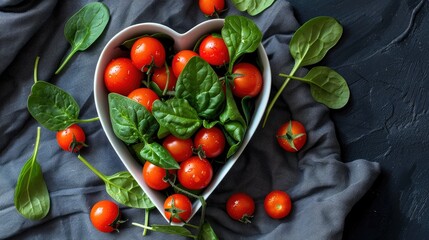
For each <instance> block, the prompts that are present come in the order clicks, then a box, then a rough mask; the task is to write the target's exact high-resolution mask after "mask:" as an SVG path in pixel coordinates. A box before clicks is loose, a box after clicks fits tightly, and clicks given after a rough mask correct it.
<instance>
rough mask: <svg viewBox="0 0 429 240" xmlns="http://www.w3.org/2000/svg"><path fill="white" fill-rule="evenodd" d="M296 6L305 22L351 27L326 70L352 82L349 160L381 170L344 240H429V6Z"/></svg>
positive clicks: (315, 2)
mask: <svg viewBox="0 0 429 240" xmlns="http://www.w3.org/2000/svg"><path fill="white" fill-rule="evenodd" d="M290 2H291V4H292V6H293V8H294V10H295V13H296V16H297V18H298V21H299V22H301V23H302V22H304V21H306V20H308V19H310V18H312V17H315V16H319V15H329V16H333V17H335V18H337V19H338V20H339V21H340V22H341V24H342V25H343V26H344V36H343V38H342V40H341V42H340V43H339V45H338V46H337V47H336V48H335V49H334V50H333V51H332V52H331V53H330V54H329V56H327V58H326V61H325V62H324V64H326V65H328V66H331V67H332V68H334V69H337V70H338V71H339V72H340V73H341V74H342V75H343V76H344V77H345V78H346V79H347V81H348V83H349V85H350V88H351V92H352V95H351V102H350V103H349V104H348V105H347V106H346V107H345V108H344V109H342V110H340V111H334V112H332V117H333V121H334V122H335V124H336V129H337V133H338V138H339V141H340V144H341V147H342V154H343V157H344V159H345V161H348V160H353V159H356V158H360V157H362V158H365V159H369V160H371V161H376V162H379V163H380V164H381V174H380V176H379V177H378V179H377V181H376V182H375V184H374V185H373V187H372V188H371V189H370V190H369V192H368V193H367V194H366V195H365V196H364V197H363V198H362V199H361V200H360V201H359V202H358V203H357V204H356V205H355V207H354V208H353V209H352V211H351V213H350V214H349V215H348V217H347V219H346V224H345V231H344V239H427V237H428V236H429V224H428V222H429V211H428V208H427V204H428V196H429V189H428V184H429V175H428V172H429V161H428V160H429V143H428V139H429V138H428V133H429V124H428V120H429V114H428V105H429V98H428V96H429V94H428V89H429V81H428V80H429V79H428V66H429V65H428V63H429V55H428V54H429V48H428V40H429V14H428V10H429V2H428V1H425V0H422V1H420V0H407V1H389V0H379V1H372V0H362V1H355V0H345V1H340V0H311V1H310V0H291V1H290Z"/></svg>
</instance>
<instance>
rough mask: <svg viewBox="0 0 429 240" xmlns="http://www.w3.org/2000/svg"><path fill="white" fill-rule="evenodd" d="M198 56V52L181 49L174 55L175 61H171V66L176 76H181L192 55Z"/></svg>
mask: <svg viewBox="0 0 429 240" xmlns="http://www.w3.org/2000/svg"><path fill="white" fill-rule="evenodd" d="M195 56H198V53H196V52H194V51H192V50H181V51H179V52H178V53H176V55H174V57H173V61H172V63H171V68H172V69H173V73H174V76H176V77H177V78H178V77H179V75H180V73H181V72H182V70H183V68H185V66H186V64H187V63H188V62H189V60H190V59H191V58H192V57H195Z"/></svg>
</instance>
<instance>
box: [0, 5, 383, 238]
mask: <svg viewBox="0 0 429 240" xmlns="http://www.w3.org/2000/svg"><path fill="white" fill-rule="evenodd" d="M87 2H88V1H55V0H46V1H24V0H21V1H19V0H15V1H14V0H9V1H0V46H1V48H0V74H1V75H0V76H1V77H0V86H1V87H0V89H1V90H0V101H1V105H0V119H1V121H0V132H1V133H2V137H1V139H0V165H1V167H0V217H1V219H2V224H0V238H2V239H3V238H10V239H139V238H141V233H142V230H141V229H140V228H137V227H134V226H132V225H131V222H141V223H142V222H143V221H144V211H143V210H139V209H131V208H128V207H125V206H121V211H122V212H123V215H124V217H126V218H128V219H129V221H128V222H127V223H125V224H124V225H122V227H121V229H120V232H119V233H114V234H105V233H100V232H98V231H97V230H95V229H94V228H93V227H92V225H91V223H90V220H89V211H90V208H91V206H92V205H93V204H94V203H95V202H97V201H99V200H101V199H110V197H109V196H108V195H107V193H106V192H105V188H104V184H103V182H102V181H101V180H100V179H99V178H97V177H96V176H95V175H94V174H93V173H92V172H90V170H89V169H87V168H86V167H85V166H84V165H83V164H82V163H81V162H80V161H79V160H78V159H77V158H76V156H75V155H74V154H70V153H67V152H64V151H62V150H60V148H59V147H58V146H57V143H56V140H55V133H54V132H50V131H49V130H47V129H42V137H41V144H40V150H39V155H38V161H39V163H40V165H41V167H42V170H43V174H44V177H45V180H46V182H47V185H48V189H49V191H50V195H51V210H50V212H49V214H48V216H47V217H46V218H45V219H43V220H40V221H30V220H26V219H24V218H23V217H22V216H21V215H19V214H18V212H17V211H16V209H15V207H14V205H13V195H14V189H15V185H16V181H17V177H18V174H19V171H20V169H21V168H22V166H23V164H24V162H25V161H26V160H27V159H28V158H29V157H30V156H31V153H32V151H33V144H34V141H35V133H36V128H37V126H39V124H38V123H37V122H36V121H35V120H34V119H33V118H32V117H31V116H30V114H29V113H28V111H27V108H26V103H27V97H28V95H29V92H30V88H31V85H32V84H33V66H34V61H35V58H36V56H40V57H41V60H40V63H39V79H40V80H45V81H49V82H51V83H53V84H56V85H57V86H59V87H61V88H63V89H65V90H66V91H67V92H69V93H70V94H72V95H73V96H74V98H75V99H76V101H77V102H78V103H79V105H80V106H81V113H80V116H81V117H82V118H90V117H94V116H95V115H96V110H95V104H94V98H93V75H94V70H95V65H96V62H97V59H98V56H99V54H100V52H101V50H102V49H103V46H104V44H106V43H107V42H108V41H109V39H110V38H111V37H112V36H113V35H115V34H116V33H117V32H118V31H120V30H121V29H123V28H125V27H127V26H130V25H132V24H135V23H141V22H157V23H162V24H165V25H167V26H169V27H171V28H173V29H175V30H176V31H177V32H185V31H187V30H189V29H190V28H191V27H193V26H194V25H196V24H198V23H200V22H202V21H204V20H206V18H205V17H204V16H203V15H202V14H201V13H200V12H199V9H198V5H197V4H196V2H195V1H189V0H180V1H166V0H163V1H160V0H152V1H148V0H145V1H139V0H135V1H103V2H104V3H105V4H106V5H107V6H108V7H109V9H110V13H111V20H110V23H109V25H108V27H107V30H106V32H105V33H104V34H103V35H102V36H101V37H100V39H99V40H98V41H97V42H96V43H95V44H94V45H93V46H91V47H90V48H89V49H88V50H87V51H85V52H82V53H78V54H76V55H75V56H74V58H73V59H72V61H71V62H70V64H69V65H68V66H67V67H66V68H65V69H64V70H63V72H62V73H61V74H59V75H57V76H54V71H55V70H56V68H57V67H58V66H59V64H60V62H61V60H62V59H63V58H64V57H65V56H66V55H67V54H68V51H69V50H70V47H69V45H68V42H67V41H66V40H65V38H64V35H63V29H64V24H65V22H66V21H67V19H68V18H69V17H70V16H71V15H72V14H73V13H75V12H76V11H77V10H78V9H80V8H81V7H82V6H83V5H84V4H85V3H87ZM228 3H229V2H228ZM232 14H240V15H246V16H248V17H250V16H249V15H247V14H246V13H241V12H238V11H237V10H236V9H235V8H234V7H233V6H232V5H231V4H230V3H229V5H228V10H227V11H226V12H225V13H223V15H222V16H226V15H232ZM252 19H253V20H254V21H255V22H256V23H257V24H258V26H259V27H260V29H261V30H262V32H263V34H264V38H263V44H264V46H265V48H266V51H267V54H268V56H269V59H270V63H271V70H272V74H273V79H272V81H273V89H272V91H273V92H275V91H276V90H277V89H278V87H279V86H280V84H281V82H282V80H281V78H279V77H277V75H278V73H280V72H285V73H286V72H288V71H289V70H290V68H291V63H292V60H291V57H290V55H289V51H288V45H287V44H288V42H289V40H290V38H291V36H292V34H293V32H294V30H296V28H297V27H298V26H299V23H298V22H297V21H296V19H295V17H294V14H293V12H292V9H291V7H290V5H289V3H288V2H287V1H283V0H277V1H276V2H275V4H274V5H273V6H272V7H270V8H269V9H268V10H266V11H265V12H264V13H262V14H261V15H258V16H257V17H252ZM300 74H303V72H301V73H300ZM352 94H353V92H352ZM329 114H330V111H329V109H327V108H326V107H324V106H323V105H320V104H318V103H315V102H314V101H313V100H312V97H311V95H310V94H309V88H308V86H307V85H303V84H300V83H298V82H294V81H292V82H291V83H290V84H289V86H288V87H287V90H286V91H285V92H284V94H283V95H282V97H281V98H280V99H279V101H278V102H277V104H276V106H275V108H274V109H273V112H272V114H271V116H270V119H269V121H268V123H267V127H265V128H264V129H262V128H259V129H258V130H257V132H256V133H255V136H254V138H253V140H252V141H251V142H250V144H249V145H248V146H247V148H246V150H245V152H244V153H243V155H242V156H241V157H240V159H239V161H238V162H237V163H236V164H235V165H234V167H233V168H232V169H231V172H230V173H229V174H228V175H227V176H226V178H225V179H224V180H223V181H222V183H221V184H220V186H219V187H218V188H217V189H216V190H215V191H214V193H213V194H212V195H211V196H210V198H209V199H208V208H207V220H208V221H209V222H210V224H211V225H212V226H213V228H214V230H215V232H216V233H217V234H218V236H219V237H220V238H222V239H341V236H342V230H343V224H344V219H345V217H346V215H347V214H348V212H349V211H350V209H351V208H352V206H353V205H354V204H355V203H356V202H357V201H358V200H359V199H360V197H361V196H362V195H363V194H364V193H365V192H366V191H367V190H368V188H369V187H370V186H371V184H372V183H373V181H374V180H375V179H376V177H377V175H378V173H379V165H378V164H377V163H374V162H371V160H370V159H369V161H368V160H362V159H357V160H355V161H351V162H349V163H343V162H342V161H341V149H340V147H339V144H338V141H337V137H336V133H335V125H334V124H333V122H332V121H331V119H330V115H329ZM291 118H292V119H296V120H299V121H301V122H302V123H303V124H304V125H305V126H306V128H307V131H308V142H307V144H306V145H305V147H304V148H303V149H302V150H301V151H300V152H299V153H298V154H291V153H286V152H284V151H283V150H281V148H280V147H279V146H278V145H277V142H276V139H275V138H274V135H275V131H276V130H277V128H278V126H280V124H281V123H283V122H286V121H288V120H289V119H291ZM82 127H83V128H84V130H85V131H86V133H87V138H88V139H87V143H88V144H89V146H90V147H89V148H86V149H85V150H83V154H84V155H85V157H86V158H87V159H88V160H89V161H90V162H91V163H92V164H93V165H94V166H95V167H96V168H97V169H99V170H100V171H101V172H103V173H105V174H113V173H115V172H118V171H122V170H124V169H125V167H124V166H123V165H122V163H121V161H120V160H119V158H118V157H117V156H116V154H115V153H114V150H113V148H112V147H111V146H110V144H109V142H108V140H107V138H106V136H105V134H104V132H103V130H102V128H101V126H100V124H99V123H98V122H95V123H89V124H84V125H82ZM273 189H281V190H285V191H287V192H288V193H289V194H290V195H291V198H292V201H293V211H292V212H291V214H290V216H288V217H287V218H285V219H282V220H273V219H270V218H269V217H267V215H266V214H265V213H264V209H263V199H264V197H265V195H266V194H267V193H268V192H269V191H271V190H273ZM236 191H245V192H247V193H249V194H250V195H251V196H253V197H254V199H255V201H256V213H255V218H254V219H253V222H252V224H247V225H245V224H242V223H240V222H236V221H234V220H232V219H230V218H229V217H228V216H227V214H226V212H225V202H226V200H227V198H228V197H229V196H230V195H231V194H232V193H233V192H236ZM150 222H151V223H165V220H164V219H163V218H162V217H161V215H160V214H159V213H158V212H157V211H156V210H154V211H152V212H151V216H150ZM147 237H148V238H150V239H165V238H166V237H172V238H174V239H176V238H177V237H176V236H167V235H164V234H160V233H153V232H151V233H149V235H148V236H147Z"/></svg>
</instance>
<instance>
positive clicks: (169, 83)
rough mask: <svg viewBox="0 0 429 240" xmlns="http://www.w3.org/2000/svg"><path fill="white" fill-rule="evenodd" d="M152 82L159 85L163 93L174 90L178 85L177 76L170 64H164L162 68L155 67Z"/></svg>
mask: <svg viewBox="0 0 429 240" xmlns="http://www.w3.org/2000/svg"><path fill="white" fill-rule="evenodd" d="M152 82H154V83H156V85H158V87H159V89H161V91H163V94H165V93H166V91H173V90H174V87H175V86H176V82H177V77H176V76H175V75H174V74H173V72H172V71H171V68H170V67H169V66H167V65H166V66H164V67H161V68H155V69H154V70H153V74H152Z"/></svg>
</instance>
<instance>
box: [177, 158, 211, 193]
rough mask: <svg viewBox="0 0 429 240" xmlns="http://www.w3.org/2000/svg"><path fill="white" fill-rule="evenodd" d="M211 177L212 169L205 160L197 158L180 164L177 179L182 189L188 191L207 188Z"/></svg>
mask: <svg viewBox="0 0 429 240" xmlns="http://www.w3.org/2000/svg"><path fill="white" fill-rule="evenodd" d="M212 177H213V168H212V165H211V164H210V162H209V161H207V159H204V158H202V159H201V158H200V157H198V156H193V157H190V158H189V159H187V160H185V161H183V162H182V163H180V169H179V170H177V178H178V179H179V182H180V183H181V184H182V185H183V187H185V188H187V189H189V190H200V189H203V188H205V187H207V186H208V185H209V183H210V181H211V180H212Z"/></svg>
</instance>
